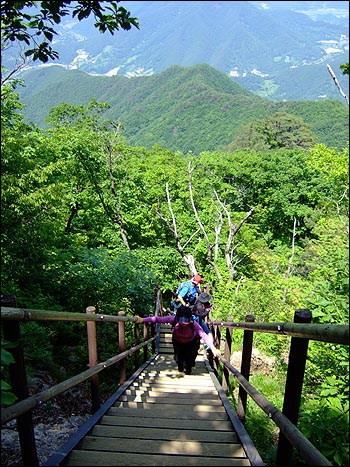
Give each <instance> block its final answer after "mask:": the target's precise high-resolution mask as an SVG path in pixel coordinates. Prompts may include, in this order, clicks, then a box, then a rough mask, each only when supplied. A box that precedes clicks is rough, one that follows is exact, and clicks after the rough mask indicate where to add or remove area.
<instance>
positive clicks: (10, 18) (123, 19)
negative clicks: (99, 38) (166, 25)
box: [1, 0, 139, 62]
mask: <svg viewBox="0 0 350 467" xmlns="http://www.w3.org/2000/svg"><path fill="white" fill-rule="evenodd" d="M38 3H39V6H38ZM118 3H119V2H99V1H90V0H82V1H77V2H73V1H56V0H55V1H50V0H48V1H42V2H26V1H19V2H13V1H6V0H4V1H1V33H2V39H3V40H4V42H5V44H6V43H8V42H14V41H18V42H19V43H25V44H26V46H27V47H30V46H31V47H32V48H29V49H27V50H26V51H25V53H24V55H25V56H26V57H32V58H33V60H39V61H41V62H47V61H48V59H49V58H50V59H53V60H54V59H56V58H58V57H59V54H58V53H57V52H56V51H55V50H54V49H53V48H52V47H51V45H50V43H52V41H53V38H54V35H55V34H57V32H56V31H55V29H54V26H55V24H59V23H60V22H61V19H62V18H63V17H64V16H67V15H71V16H72V17H73V18H75V17H76V16H77V18H78V20H79V21H82V20H83V19H85V18H88V17H89V16H90V14H93V16H94V19H95V24H94V26H95V27H96V28H98V29H99V31H100V32H102V33H104V32H105V31H107V30H108V31H109V32H110V33H111V34H114V32H115V31H118V30H119V29H120V28H122V29H124V30H129V29H131V27H132V26H135V27H136V28H139V24H138V20H137V18H133V17H131V16H130V12H129V11H127V10H126V9H125V8H124V7H122V6H118ZM34 9H35V10H34Z"/></svg>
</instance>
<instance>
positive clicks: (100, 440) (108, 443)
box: [81, 436, 246, 458]
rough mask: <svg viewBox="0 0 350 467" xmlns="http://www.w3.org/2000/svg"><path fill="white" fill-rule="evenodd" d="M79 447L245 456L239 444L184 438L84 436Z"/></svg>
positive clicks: (213, 455) (140, 451)
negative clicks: (187, 439) (150, 438)
mask: <svg viewBox="0 0 350 467" xmlns="http://www.w3.org/2000/svg"><path fill="white" fill-rule="evenodd" d="M81 449H83V450H91V451H111V452H113V451H115V450H117V451H118V453H121V452H130V453H131V452H134V453H143V454H158V453H159V454H165V455H169V454H182V455H188V456H205V457H220V458H222V457H228V458H231V457H246V455H245V452H244V450H243V448H242V446H241V444H234V443H232V444H231V443H230V444H229V443H220V444H218V443H210V442H204V443H203V442H199V441H186V440H159V439H152V440H149V439H133V438H105V437H99V436H85V438H84V440H83V442H82V445H81Z"/></svg>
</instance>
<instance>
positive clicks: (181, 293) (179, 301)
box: [170, 274, 203, 313]
mask: <svg viewBox="0 0 350 467" xmlns="http://www.w3.org/2000/svg"><path fill="white" fill-rule="evenodd" d="M202 282H203V279H202V276H200V275H199V274H195V275H194V276H193V277H192V279H191V280H189V281H186V282H182V283H181V284H180V285H179V287H178V288H177V290H176V292H175V294H174V300H173V301H172V302H171V303H170V309H171V310H172V311H173V312H174V313H176V310H177V308H179V307H180V306H181V305H183V306H186V305H194V304H195V302H196V299H197V295H198V294H199V293H200V288H199V287H200V286H199V284H201V283H202Z"/></svg>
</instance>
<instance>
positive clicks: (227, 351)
mask: <svg viewBox="0 0 350 467" xmlns="http://www.w3.org/2000/svg"><path fill="white" fill-rule="evenodd" d="M227 321H228V322H231V321H232V322H233V319H232V318H227ZM231 345H232V328H226V339H225V352H224V358H225V360H227V361H229V362H231ZM229 378H230V372H229V371H228V369H227V368H226V366H224V372H223V375H222V385H221V386H222V389H223V390H224V391H225V393H226V394H228V392H229V391H228V389H229Z"/></svg>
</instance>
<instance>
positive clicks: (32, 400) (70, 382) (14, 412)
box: [1, 337, 156, 425]
mask: <svg viewBox="0 0 350 467" xmlns="http://www.w3.org/2000/svg"><path fill="white" fill-rule="evenodd" d="M155 338H156V337H151V338H150V339H148V340H147V341H146V342H142V343H141V344H139V345H137V346H135V347H131V348H130V349H129V350H126V351H125V352H122V353H120V354H118V355H115V356H114V357H111V358H109V359H108V360H106V361H104V362H101V363H98V364H97V365H95V366H94V367H92V368H89V369H88V370H85V371H83V372H82V373H79V374H77V375H75V376H73V377H72V378H69V379H67V380H65V381H63V382H62V383H59V384H56V385H55V386H52V387H51V388H49V389H46V390H45V391H42V392H39V393H38V394H36V395H35V396H31V397H28V398H26V399H23V400H21V401H19V402H17V403H15V404H13V405H10V406H9V407H6V408H2V409H1V425H3V424H4V423H7V422H9V421H11V420H13V419H14V418H17V417H18V416H19V415H22V414H24V413H26V412H28V410H31V409H35V408H36V407H38V406H39V405H41V404H43V403H44V402H47V401H49V400H50V399H52V398H53V397H56V396H58V395H59V394H62V392H65V391H67V389H70V388H72V387H74V386H76V385H77V384H80V383H82V382H83V381H86V380H87V379H89V378H91V376H93V375H96V374H97V373H99V372H100V371H102V370H104V369H105V368H108V367H109V366H111V365H114V364H115V363H117V362H119V361H120V360H123V359H124V358H125V357H128V356H129V355H132V354H133V353H134V352H136V351H137V350H139V349H141V348H142V347H144V346H146V345H148V344H149V343H150V342H152V341H154V340H155Z"/></svg>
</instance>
